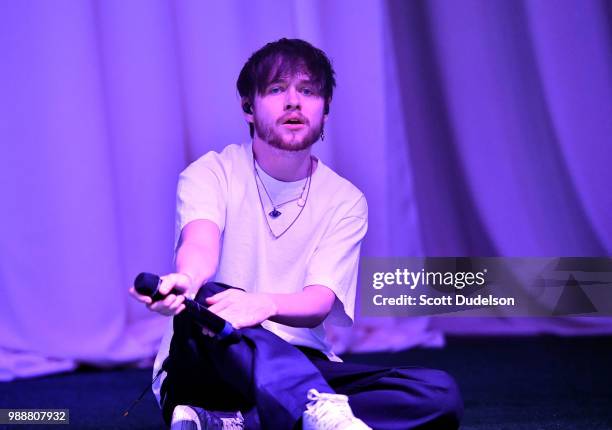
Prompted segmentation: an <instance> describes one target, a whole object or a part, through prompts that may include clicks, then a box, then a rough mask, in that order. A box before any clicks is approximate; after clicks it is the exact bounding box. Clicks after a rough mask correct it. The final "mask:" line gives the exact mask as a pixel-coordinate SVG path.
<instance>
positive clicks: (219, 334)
mask: <svg viewBox="0 0 612 430" xmlns="http://www.w3.org/2000/svg"><path fill="white" fill-rule="evenodd" d="M160 284H161V278H160V277H159V276H157V275H154V274H153V273H146V272H142V273H140V274H139V275H138V276H137V277H136V279H135V280H134V289H135V290H136V292H137V293H138V294H141V295H143V296H148V297H151V299H152V300H153V301H154V302H156V301H158V300H162V299H164V298H165V297H166V295H164V294H161V293H160V292H159V285H160ZM168 294H175V295H180V294H183V293H182V292H180V291H179V290H177V289H176V288H173V289H172V291H170V293H168ZM183 303H184V304H185V311H186V312H187V313H188V314H189V316H190V317H191V318H192V319H193V320H194V321H195V322H196V323H198V324H199V325H200V326H202V327H205V328H206V329H208V330H210V331H211V332H213V333H214V334H215V337H216V338H217V339H219V340H221V339H227V340H230V341H232V343H233V342H237V341H239V340H240V338H241V335H240V333H239V332H238V330H236V329H235V328H234V327H233V326H232V325H231V324H230V323H229V322H227V321H225V320H224V319H223V318H221V317H220V316H218V315H216V314H214V313H212V312H211V311H209V310H208V309H207V308H205V307H204V306H202V305H201V304H199V303H198V302H196V301H195V300H191V299H188V298H187V297H185V301H184V302H183Z"/></svg>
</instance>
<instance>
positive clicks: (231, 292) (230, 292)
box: [206, 288, 239, 305]
mask: <svg viewBox="0 0 612 430" xmlns="http://www.w3.org/2000/svg"><path fill="white" fill-rule="evenodd" d="M236 293H239V290H236V289H235V288H230V289H227V290H225V291H221V292H220V293H217V294H215V295H214V296H210V297H208V298H207V299H206V303H208V304H209V305H212V304H215V303H219V302H220V301H221V300H223V299H225V298H227V297H231V296H233V295H234V294H236Z"/></svg>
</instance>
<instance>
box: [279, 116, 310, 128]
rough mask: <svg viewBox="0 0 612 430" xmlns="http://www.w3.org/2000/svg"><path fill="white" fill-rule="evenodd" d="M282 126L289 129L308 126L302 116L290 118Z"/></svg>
mask: <svg viewBox="0 0 612 430" xmlns="http://www.w3.org/2000/svg"><path fill="white" fill-rule="evenodd" d="M282 124H283V125H285V126H287V127H289V128H299V127H302V126H304V125H305V124H306V120H305V119H304V118H302V117H301V116H289V117H287V118H285V119H284V120H283V121H282Z"/></svg>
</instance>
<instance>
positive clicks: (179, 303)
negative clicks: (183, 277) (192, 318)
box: [168, 296, 185, 315]
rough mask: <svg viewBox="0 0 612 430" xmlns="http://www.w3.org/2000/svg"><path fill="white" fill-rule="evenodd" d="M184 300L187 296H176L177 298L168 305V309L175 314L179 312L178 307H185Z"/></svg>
mask: <svg viewBox="0 0 612 430" xmlns="http://www.w3.org/2000/svg"><path fill="white" fill-rule="evenodd" d="M184 301H185V296H176V300H174V302H172V304H171V305H170V306H168V310H169V311H171V312H172V314H173V315H176V314H177V313H178V308H180V307H181V306H183V307H185V305H183V302H184Z"/></svg>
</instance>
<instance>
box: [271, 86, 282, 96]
mask: <svg viewBox="0 0 612 430" xmlns="http://www.w3.org/2000/svg"><path fill="white" fill-rule="evenodd" d="M281 91H283V89H282V88H281V87H278V86H276V87H270V89H269V90H268V92H269V93H270V94H278V93H280V92H281Z"/></svg>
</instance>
